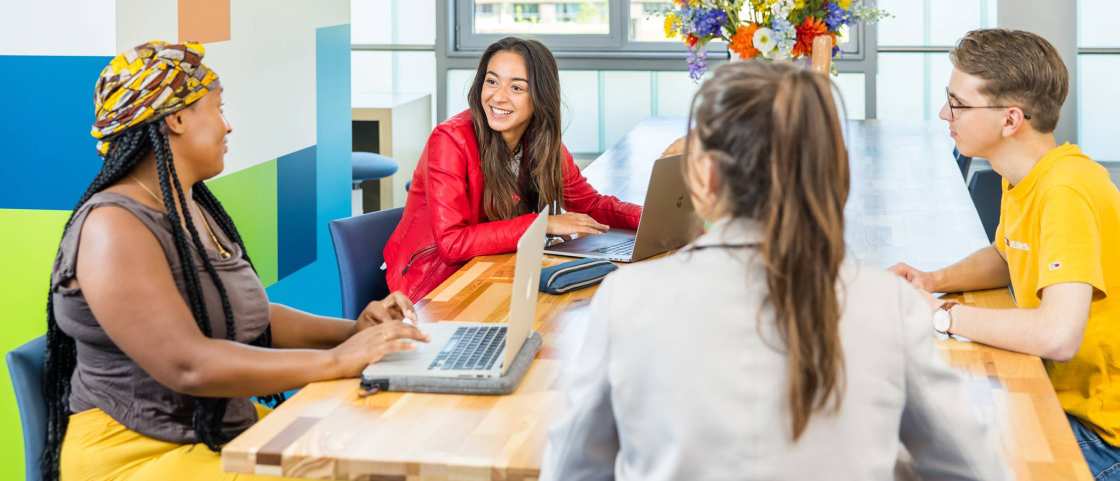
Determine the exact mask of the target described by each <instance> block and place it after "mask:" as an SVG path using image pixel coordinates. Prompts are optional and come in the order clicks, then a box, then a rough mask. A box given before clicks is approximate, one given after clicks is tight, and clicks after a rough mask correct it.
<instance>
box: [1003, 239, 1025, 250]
mask: <svg viewBox="0 0 1120 481" xmlns="http://www.w3.org/2000/svg"><path fill="white" fill-rule="evenodd" d="M1003 241H1004V244H1006V245H1007V247H1008V248H1009V249H1017V250H1021V251H1030V250H1031V245H1030V244H1027V243H1026V242H1021V241H1017V240H1011V239H1009V238H1007V237H1004V238H1003Z"/></svg>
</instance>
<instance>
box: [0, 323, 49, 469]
mask: <svg viewBox="0 0 1120 481" xmlns="http://www.w3.org/2000/svg"><path fill="white" fill-rule="evenodd" d="M46 354H47V338H46V336H39V337H37V338H35V339H32V340H31V341H29V342H28V343H27V344H24V345H22V346H20V347H17V348H16V349H15V350H14V351H11V352H9V353H8V355H7V358H6V359H7V362H8V374H9V375H10V376H11V378H12V387H13V388H15V393H16V404H17V405H18V406H19V423H20V426H21V427H22V428H23V461H24V465H25V468H24V472H25V473H26V475H27V479H28V481H30V480H33V479H34V480H39V479H42V478H43V477H42V475H41V474H40V471H39V457H40V456H41V455H42V453H43V446H44V444H45V443H46V438H47V401H46V399H44V398H43V362H44V359H45V358H46Z"/></svg>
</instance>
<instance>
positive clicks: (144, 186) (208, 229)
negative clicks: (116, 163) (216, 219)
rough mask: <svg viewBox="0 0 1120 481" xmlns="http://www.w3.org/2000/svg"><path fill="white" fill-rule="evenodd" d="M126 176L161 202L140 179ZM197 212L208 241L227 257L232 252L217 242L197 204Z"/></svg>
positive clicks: (200, 207)
mask: <svg viewBox="0 0 1120 481" xmlns="http://www.w3.org/2000/svg"><path fill="white" fill-rule="evenodd" d="M128 177H129V178H130V179H132V181H133V182H136V185H139V186H140V188H141V189H144V192H147V193H148V195H151V196H152V198H153V199H155V200H156V202H157V203H162V202H163V201H161V200H160V198H159V196H158V195H156V193H155V192H152V190H151V189H149V188H148V186H146V185H144V183H143V182H140V179H137V178H136V177H135V176H132V175H129V176H128ZM195 205H198V203H197V202H196V203H195ZM198 212H199V214H202V225H203V226H205V227H206V233H207V234H209V235H210V241H211V242H213V243H214V247H217V248H218V255H219V256H221V257H222V259H229V257H230V255H232V254H230V253H229V251H227V250H226V248H225V247H223V246H222V243H221V242H218V236H216V235H214V229H213V228H211V227H210V221H208V220H206V214H205V213H204V212H202V206H199V208H198Z"/></svg>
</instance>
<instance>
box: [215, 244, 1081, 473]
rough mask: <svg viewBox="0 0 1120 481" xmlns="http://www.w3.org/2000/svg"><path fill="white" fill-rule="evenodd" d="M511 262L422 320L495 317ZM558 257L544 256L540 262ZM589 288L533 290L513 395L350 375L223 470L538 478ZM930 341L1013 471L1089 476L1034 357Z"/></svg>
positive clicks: (293, 407) (229, 457)
mask: <svg viewBox="0 0 1120 481" xmlns="http://www.w3.org/2000/svg"><path fill="white" fill-rule="evenodd" d="M512 259H513V256H511V255H506V256H491V257H480V258H477V259H475V260H473V261H471V262H470V263H469V264H467V265H466V266H465V267H464V268H463V269H460V270H459V272H457V273H456V274H455V275H454V276H452V277H451V278H449V279H447V281H445V282H444V283H443V284H442V285H441V286H440V287H439V288H438V289H436V290H435V291H433V292H432V293H431V294H430V295H429V296H428V297H427V298H426V299H425V300H424V301H422V302H421V304H420V315H421V321H422V322H425V321H432V320H474V321H484V322H504V321H505V320H506V317H507V314H508V311H509V291H510V283H511V282H512V278H513V262H512ZM563 260H564V259H559V258H548V257H546V260H545V263H546V264H552V263H557V262H561V261H563ZM593 293H594V289H584V290H582V291H578V292H574V293H569V294H566V295H563V296H551V295H546V294H542V295H541V296H540V300H539V302H538V308H537V320H536V323H535V326H534V328H535V329H536V330H538V331H539V332H540V333H541V334H542V335H543V336H544V348H543V349H542V350H541V353H540V354H539V355H538V358H537V360H536V361H534V363H533V366H532V367H531V368H530V370H529V372H528V374H527V375H526V377H525V379H524V380H523V381H522V384H521V385H520V386H519V387H518V389H517V391H516V392H515V393H514V394H512V395H509V396H458V395H438V394H411V393H379V394H376V395H373V396H369V397H364V398H363V397H360V396H359V390H358V381H357V380H356V379H348V380H341V381H333V382H323V383H315V384H312V385H309V386H307V387H306V388H304V389H303V390H301V391H300V392H299V393H298V394H297V395H296V396H294V397H293V398H292V399H290V400H288V401H287V402H286V403H284V405H282V406H281V407H280V408H278V409H277V410H276V411H275V412H273V413H272V414H270V415H269V416H268V417H266V418H265V419H263V420H261V422H259V423H257V425H255V426H253V427H252V428H251V429H249V430H248V431H246V432H245V433H244V434H242V435H241V436H239V437H238V438H237V439H235V440H233V442H231V443H230V444H229V445H227V446H226V447H225V449H223V450H222V464H223V467H224V469H225V470H226V471H231V472H242V473H257V474H270V475H278V476H280V475H282V476H288V477H304V478H312V479H351V480H353V479H370V480H408V481H414V480H512V481H517V480H532V479H536V478H537V476H538V474H539V467H540V461H541V456H542V453H543V450H544V447H545V444H546V441H547V439H546V435H547V430H548V428H549V425H550V423H551V421H552V420H553V419H554V418H555V417H556V414H557V412H558V411H559V410H560V409H562V398H561V393H560V392H559V391H558V390H557V380H558V378H559V373H560V369H561V368H560V366H561V365H562V364H563V363H562V361H561V357H562V356H563V355H564V353H570V352H571V351H572V350H573V349H572V347H573V346H570V345H569V341H568V339H573V338H575V336H564V333H565V332H570V331H572V330H578V329H579V328H580V326H581V324H583V323H586V322H591V321H592V320H591V319H589V318H588V317H589V316H587V315H586V313H587V310H586V307H587V303H588V301H589V299H590V297H591V295H592V294H593ZM963 297H964V302H966V303H970V304H975V305H982V306H989V307H1005V306H1009V305H1010V297H1009V296H1008V295H1007V293H1006V290H995V291H983V292H977V293H968V294H965V295H964V296H963ZM939 347H940V348H941V351H942V353H943V354H944V355H945V356H946V358H947V359H948V361H949V362H950V364H952V365H953V366H954V367H956V368H958V369H960V370H962V371H964V372H966V373H967V375H968V377H969V379H970V383H969V385H970V389H969V394H970V397H971V401H972V403H971V406H960V407H959V408H960V411H961V413H962V415H977V416H981V417H983V418H984V419H987V420H989V422H992V423H994V425H995V426H996V427H997V429H998V430H999V432H1000V439H1001V442H1002V444H1003V448H1004V450H1005V452H1006V453H1007V454H1008V459H1009V460H1010V463H1011V465H1012V467H1013V469H1014V470H1015V472H1016V473H1017V474H1018V479H1020V480H1025V481H1044V480H1045V481H1050V480H1067V479H1068V480H1089V479H1091V477H1090V475H1089V471H1088V468H1087V467H1086V466H1085V462H1084V460H1083V459H1082V457H1081V453H1080V451H1079V450H1078V447H1077V444H1076V443H1075V442H1074V439H1073V433H1072V431H1071V430H1070V428H1069V425H1068V423H1067V422H1066V418H1065V415H1064V414H1063V413H1062V410H1061V408H1060V407H1059V405H1058V400H1057V397H1056V396H1055V395H1054V391H1053V389H1052V387H1051V385H1050V381H1049V379H1048V378H1047V377H1046V372H1045V370H1044V369H1043V366H1042V363H1041V362H1040V360H1039V359H1038V358H1037V357H1033V356H1026V355H1021V354H1014V353H1010V352H1007V351H1003V350H999V349H994V348H991V347H987V346H982V345H979V344H973V343H962V342H957V341H942V342H940V344H939ZM969 413H971V414H969Z"/></svg>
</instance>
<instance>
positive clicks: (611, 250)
mask: <svg viewBox="0 0 1120 481" xmlns="http://www.w3.org/2000/svg"><path fill="white" fill-rule="evenodd" d="M591 252H595V253H597V254H608V255H629V254H630V253H632V252H634V239H626V240H624V241H622V242H619V243H618V244H611V245H609V246H606V247H600V248H598V249H595V250H593V251H591Z"/></svg>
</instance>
